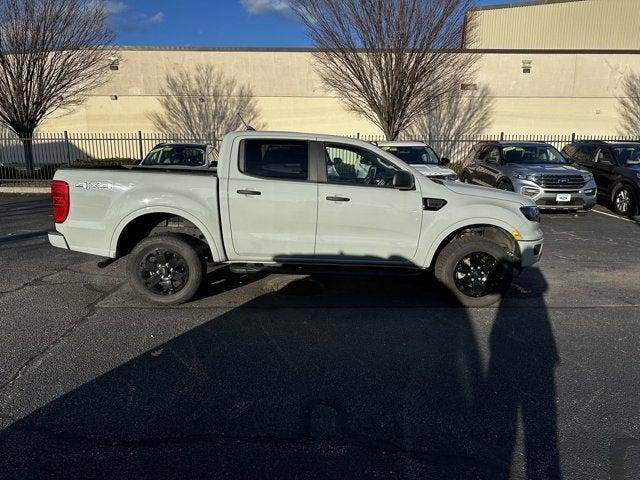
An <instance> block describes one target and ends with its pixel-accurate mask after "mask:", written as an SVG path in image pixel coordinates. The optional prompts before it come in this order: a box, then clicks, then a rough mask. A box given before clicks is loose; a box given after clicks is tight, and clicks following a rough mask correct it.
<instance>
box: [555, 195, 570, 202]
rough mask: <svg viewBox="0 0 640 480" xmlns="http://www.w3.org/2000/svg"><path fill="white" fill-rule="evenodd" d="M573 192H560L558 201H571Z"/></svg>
mask: <svg viewBox="0 0 640 480" xmlns="http://www.w3.org/2000/svg"><path fill="white" fill-rule="evenodd" d="M570 201H571V194H570V193H559V194H557V195H556V202H570Z"/></svg>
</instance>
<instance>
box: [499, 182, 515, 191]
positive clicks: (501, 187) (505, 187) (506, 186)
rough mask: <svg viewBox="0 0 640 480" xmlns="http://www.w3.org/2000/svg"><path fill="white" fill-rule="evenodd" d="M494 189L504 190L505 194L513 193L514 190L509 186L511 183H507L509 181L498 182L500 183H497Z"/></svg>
mask: <svg viewBox="0 0 640 480" xmlns="http://www.w3.org/2000/svg"><path fill="white" fill-rule="evenodd" d="M496 187H497V188H498V189H499V190H505V191H507V192H513V191H514V190H513V186H512V185H511V183H509V181H507V180H500V181H499V182H498V185H496Z"/></svg>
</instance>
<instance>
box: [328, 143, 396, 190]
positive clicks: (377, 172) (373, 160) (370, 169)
mask: <svg viewBox="0 0 640 480" xmlns="http://www.w3.org/2000/svg"><path fill="white" fill-rule="evenodd" d="M325 163H326V167H327V182H328V183H338V184H353V185H370V186H376V187H393V177H394V175H395V174H396V172H399V171H400V169H399V168H398V167H396V166H395V165H394V164H393V163H391V162H390V161H388V160H386V159H384V158H382V157H379V156H378V155H376V154H375V153H373V152H371V151H369V150H365V149H363V148H359V147H354V146H351V145H340V144H327V145H325Z"/></svg>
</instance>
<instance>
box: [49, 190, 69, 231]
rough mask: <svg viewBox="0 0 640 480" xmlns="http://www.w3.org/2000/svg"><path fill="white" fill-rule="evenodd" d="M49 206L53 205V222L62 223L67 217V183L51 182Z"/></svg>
mask: <svg viewBox="0 0 640 480" xmlns="http://www.w3.org/2000/svg"><path fill="white" fill-rule="evenodd" d="M51 204H52V205H53V221H54V222H55V223H64V221H65V220H66V219H67V216H69V184H68V183H67V182H63V181H62V180H52V181H51Z"/></svg>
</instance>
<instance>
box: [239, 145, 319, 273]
mask: <svg viewBox="0 0 640 480" xmlns="http://www.w3.org/2000/svg"><path fill="white" fill-rule="evenodd" d="M239 156H240V158H239V168H238V169H231V173H230V177H229V187H228V200H229V216H230V218H229V225H230V226H231V242H232V246H233V251H234V252H235V254H236V255H237V256H238V257H241V258H242V259H243V260H275V261H282V262H285V261H292V260H296V259H308V258H311V257H313V254H314V248H315V237H316V220H317V211H318V208H317V206H318V184H317V183H316V182H315V179H312V178H310V175H309V172H310V169H309V142H307V141H300V140H283V139H246V140H243V141H242V144H241V146H240V154H239Z"/></svg>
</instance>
